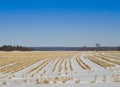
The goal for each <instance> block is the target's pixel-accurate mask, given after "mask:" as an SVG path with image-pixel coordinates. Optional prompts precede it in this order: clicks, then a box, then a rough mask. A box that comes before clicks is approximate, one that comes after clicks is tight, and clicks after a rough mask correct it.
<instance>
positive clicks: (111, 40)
mask: <svg viewBox="0 0 120 87" xmlns="http://www.w3.org/2000/svg"><path fill="white" fill-rule="evenodd" d="M96 43H100V44H101V45H102V46H120V0H0V46H2V45H9V44H10V45H23V46H84V45H86V46H95V44H96Z"/></svg>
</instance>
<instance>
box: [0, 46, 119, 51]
mask: <svg viewBox="0 0 120 87" xmlns="http://www.w3.org/2000/svg"><path fill="white" fill-rule="evenodd" d="M0 51H120V47H23V46H18V45H17V46H11V45H4V46H2V47H0Z"/></svg>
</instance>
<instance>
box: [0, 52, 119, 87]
mask: <svg viewBox="0 0 120 87" xmlns="http://www.w3.org/2000/svg"><path fill="white" fill-rule="evenodd" d="M27 86H28V87H40V86H41V87H101V86H104V87H120V52H119V51H98V52H96V51H44V52H43V51H38V52H35V51H34V52H0V87H27Z"/></svg>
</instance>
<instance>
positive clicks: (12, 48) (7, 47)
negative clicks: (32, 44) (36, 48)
mask: <svg viewBox="0 0 120 87" xmlns="http://www.w3.org/2000/svg"><path fill="white" fill-rule="evenodd" d="M32 50H33V49H32V48H29V47H22V46H18V45H17V46H11V45H4V46H2V47H0V51H32Z"/></svg>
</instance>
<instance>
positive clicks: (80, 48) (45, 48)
mask: <svg viewBox="0 0 120 87" xmlns="http://www.w3.org/2000/svg"><path fill="white" fill-rule="evenodd" d="M32 49H33V50H36V51H120V47H32Z"/></svg>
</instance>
